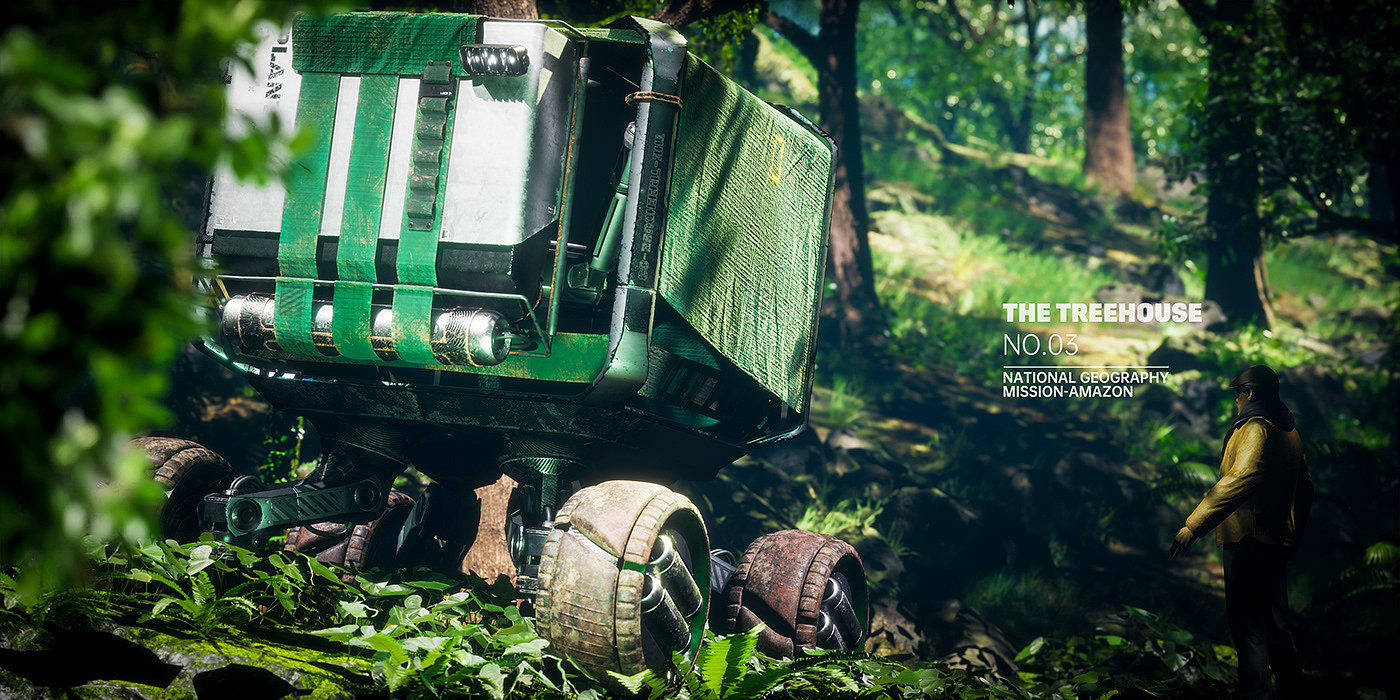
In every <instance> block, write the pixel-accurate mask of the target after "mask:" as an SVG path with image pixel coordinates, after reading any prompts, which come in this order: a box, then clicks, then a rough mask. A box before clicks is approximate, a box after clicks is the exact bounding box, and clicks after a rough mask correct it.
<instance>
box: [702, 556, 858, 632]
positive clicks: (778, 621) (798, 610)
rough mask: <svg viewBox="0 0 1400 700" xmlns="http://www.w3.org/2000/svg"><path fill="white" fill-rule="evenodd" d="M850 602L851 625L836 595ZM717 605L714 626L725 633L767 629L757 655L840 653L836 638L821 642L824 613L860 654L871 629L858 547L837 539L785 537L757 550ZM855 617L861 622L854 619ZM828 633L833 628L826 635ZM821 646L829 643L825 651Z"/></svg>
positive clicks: (742, 560) (745, 558) (741, 563)
mask: <svg viewBox="0 0 1400 700" xmlns="http://www.w3.org/2000/svg"><path fill="white" fill-rule="evenodd" d="M829 581H831V582H834V583H833V584H832V585H833V586H835V588H836V589H839V590H840V594H841V595H843V596H845V597H846V599H847V601H848V602H849V604H850V605H849V608H847V610H846V611H845V612H848V615H847V618H846V620H845V623H844V624H842V620H840V619H839V618H840V617H841V616H840V615H839V614H838V611H837V610H836V609H835V608H834V606H833V605H832V604H831V603H830V602H828V604H827V605H826V606H825V607H824V606H823V601H824V600H828V601H830V600H831V597H830V594H831V592H832V590H833V589H832V588H828V582H829ZM721 600H722V602H716V604H715V610H714V615H713V617H712V619H711V624H712V627H713V628H714V630H715V631H716V632H718V633H721V634H728V633H732V632H743V631H747V630H750V629H753V628H754V627H755V626H757V625H758V624H759V623H760V622H761V623H763V624H764V625H766V629H764V630H763V632H762V633H761V634H760V635H759V641H758V648H759V650H761V651H762V652H763V653H765V654H768V655H769V656H774V657H779V658H784V657H786V658H793V657H795V656H796V650H797V648H798V647H803V648H808V649H811V648H814V647H818V646H824V647H827V648H833V647H834V646H835V642H834V641H832V639H831V638H830V637H826V638H821V639H819V628H821V623H822V613H823V612H824V611H825V612H826V617H827V620H829V624H836V625H839V626H840V627H841V628H842V629H843V630H844V631H843V636H844V637H847V638H850V637H854V638H855V639H848V640H847V641H846V642H845V643H846V646H847V648H858V647H859V645H860V643H861V642H863V641H864V638H865V637H866V633H867V628H868V627H869V624H870V622H869V621H870V609H869V602H868V593H867V591H866V583H865V567H864V565H862V564H861V561H860V555H859V554H857V553H856V550H855V548H853V547H851V545H849V544H847V543H846V542H844V541H842V540H839V539H837V538H835V537H832V536H830V535H820V534H817V533H815V532H806V531H803V530H783V531H781V532H774V533H771V534H767V535H764V536H762V537H760V538H758V539H756V540H754V542H753V544H750V545H749V547H748V549H747V550H745V551H744V556H743V557H741V558H740V559H739V566H738V567H737V568H736V569H735V570H734V575H733V576H732V577H730V579H729V582H728V584H727V585H726V586H725V593H724V596H723V598H722V599H721ZM851 617H853V618H854V619H851ZM827 629H828V630H829V628H827ZM821 642H826V643H825V644H823V643H821Z"/></svg>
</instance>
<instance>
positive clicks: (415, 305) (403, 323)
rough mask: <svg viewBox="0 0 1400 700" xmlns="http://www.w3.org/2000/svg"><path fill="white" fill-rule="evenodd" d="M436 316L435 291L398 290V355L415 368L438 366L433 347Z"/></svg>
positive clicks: (396, 309)
mask: <svg viewBox="0 0 1400 700" xmlns="http://www.w3.org/2000/svg"><path fill="white" fill-rule="evenodd" d="M432 315H433V288H432V287H420V286H410V285H399V286H396V287H394V353H395V354H397V355H398V356H399V359H400V360H403V361H404V362H407V363H409V364H415V365H431V364H436V363H437V359H436V358H434V357H433V349H432V347H431V345H429V338H430V334H431V333H432V327H431V323H432Z"/></svg>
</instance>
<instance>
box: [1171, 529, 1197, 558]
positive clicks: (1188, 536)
mask: <svg viewBox="0 0 1400 700" xmlns="http://www.w3.org/2000/svg"><path fill="white" fill-rule="evenodd" d="M1195 541H1196V533H1194V532H1191V530H1190V529H1189V528H1184V527H1183V528H1181V529H1180V530H1177V531H1176V539H1174V540H1172V547H1171V553H1172V556H1174V557H1177V558H1178V559H1179V558H1181V555H1183V554H1185V553H1186V548H1188V547H1190V546H1191V543H1192V542H1195Z"/></svg>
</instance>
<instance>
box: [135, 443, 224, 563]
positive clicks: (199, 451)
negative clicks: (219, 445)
mask: <svg viewBox="0 0 1400 700" xmlns="http://www.w3.org/2000/svg"><path fill="white" fill-rule="evenodd" d="M131 444H132V445H133V446H135V447H137V448H138V449H141V450H143V451H145V453H146V457H147V459H149V460H150V462H151V472H152V475H153V476H154V477H155V480H156V481H157V482H159V483H160V484H161V486H163V487H165V503H164V504H163V505H162V506H161V509H160V513H159V514H158V515H157V518H156V526H157V529H158V531H159V534H160V536H161V537H164V538H167V539H173V540H175V541H176V542H194V541H197V540H198V539H199V536H200V534H201V533H202V532H203V528H201V527H200V524H199V511H200V509H201V508H203V507H204V497H205V496H207V495H209V494H211V493H214V492H216V491H219V490H221V489H223V488H224V487H225V485H226V483H227V481H228V477H229V474H230V473H231V472H232V471H233V469H232V467H230V466H229V464H228V462H227V461H226V460H225V459H224V458H223V457H220V456H219V455H218V454H217V453H216V452H214V451H213V450H211V449H209V448H207V447H204V446H203V445H200V444H199V443H196V442H190V441H189V440H180V439H178V438H168V437H144V438H137V439H135V440H132V441H131Z"/></svg>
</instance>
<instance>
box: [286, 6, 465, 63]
mask: <svg viewBox="0 0 1400 700" xmlns="http://www.w3.org/2000/svg"><path fill="white" fill-rule="evenodd" d="M476 20H477V17H476V16H475V15H457V14H408V13H403V12H356V13H353V14H345V15H333V16H330V17H311V16H309V15H298V16H297V18H296V20H295V21H294V22H293V24H292V45H293V46H294V47H295V51H294V52H293V53H292V67H293V68H295V69H296V70H298V71H302V72H305V71H314V72H325V73H372V74H380V75H403V76H413V77H417V76H419V75H422V73H423V66H425V65H427V63H428V61H452V72H453V74H455V75H458V76H463V75H466V71H464V70H463V69H462V66H461V63H462V61H461V59H460V58H459V57H458V56H457V50H458V49H459V48H461V47H462V46H463V45H465V44H474V43H476V25H477V22H476Z"/></svg>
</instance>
